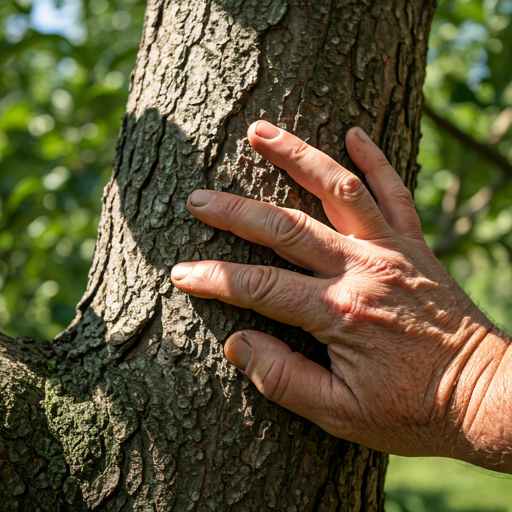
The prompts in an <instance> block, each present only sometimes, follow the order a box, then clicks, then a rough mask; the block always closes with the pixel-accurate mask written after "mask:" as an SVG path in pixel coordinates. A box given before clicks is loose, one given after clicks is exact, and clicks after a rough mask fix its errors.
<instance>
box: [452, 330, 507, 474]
mask: <svg viewBox="0 0 512 512" xmlns="http://www.w3.org/2000/svg"><path fill="white" fill-rule="evenodd" d="M485 331H487V332H485ZM468 345H469V346H468ZM464 352H466V354H465V355H464ZM459 356H460V357H459V359H460V360H461V361H460V363H461V364H460V370H459V372H457V373H458V375H457V378H456V381H455V382H454V385H453V390H452V394H451V398H450V401H449V404H448V415H447V417H448V418H449V422H450V423H451V424H452V426H453V427H455V429H454V431H453V432H454V433H456V436H455V438H454V440H455V443H453V444H452V453H451V454H448V456H450V457H454V458H457V459H460V460H464V461H466V462H469V463H471V464H475V465H477V466H480V467H484V468H486V469H490V470H493V471H500V472H505V473H512V349H511V340H510V338H509V337H508V336H506V335H504V334H502V333H500V332H499V330H498V329H497V328H496V327H494V326H493V327H492V328H490V329H489V330H487V329H484V328H481V329H477V330H476V331H475V333H474V335H473V336H472V337H471V340H470V342H469V343H468V344H467V345H466V346H465V347H464V349H463V350H461V352H460V354H459ZM452 439H453V437H452Z"/></svg>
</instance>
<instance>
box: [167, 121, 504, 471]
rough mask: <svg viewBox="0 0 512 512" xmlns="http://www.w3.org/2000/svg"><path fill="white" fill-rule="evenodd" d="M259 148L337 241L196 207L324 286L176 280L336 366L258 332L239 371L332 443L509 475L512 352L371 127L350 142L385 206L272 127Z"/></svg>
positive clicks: (185, 272)
mask: <svg viewBox="0 0 512 512" xmlns="http://www.w3.org/2000/svg"><path fill="white" fill-rule="evenodd" d="M248 138H249V142H250V143H251V145H252V147H253V148H254V149H255V150H256V151H257V152H258V153H260V154H261V155H262V156H263V157H264V158H266V159H267V160H268V161H270V162H272V163H273V164H275V165H277V166H278V167H280V168H282V169H284V170H285V171H287V172H288V174H289V175H290V176H291V177H292V178H293V179H294V180H295V181H296V182H297V183H299V184H300V185H301V186H302V187H304V188H306V189H307V190H309V191H310V192H312V193H313V194H315V195H316V196H317V197H318V198H320V199H321V201H322V204H323V207H324V210H325V213H326V214H327V216H328V218H329V220H330V221H331V223H332V225H333V226H334V228H335V229H336V231H335V230H333V229H330V228H329V227H327V226H325V225H324V224H322V223H320V222H318V221H316V220H314V219H312V218H311V217H308V216H307V215H306V214H304V213H303V212H300V211H297V210H291V209H286V208H279V207H276V206H273V205H270V204H266V203H262V202H259V201H255V200H252V199H245V198H242V197H240V196H235V195H232V194H227V193H223V192H217V191H207V190H196V191H194V192H193V193H192V194H191V196H190V198H189V201H188V209H189V211H190V213H191V214H192V215H194V216H195V217H197V218H198V219H199V220H201V221H202V222H205V223H206V224H209V225H210V226H213V227H215V228H218V229H222V230H227V231H231V232H232V233H234V234H235V235H238V236H240V237H242V238H245V239H246V240H250V241H251V242H255V243H258V244H262V245H266V246H268V247H271V248H272V249H273V250H274V251H275V252H277V253H278V254H279V255H281V256H283V257H284V258H286V259H288V260H289V261H291V262H292V263H294V264H296V265H299V266H301V267H304V268H306V269H309V270H311V271H312V272H313V276H312V277H310V276H306V275H302V274H298V273H295V272H291V271H288V270H284V269H280V268H274V267H265V266H251V265H241V264H236V263H227V262H219V261H200V262H194V263H180V264H179V265H176V266H175V267H174V268H173V270H172V274H171V279H172V282H173V284H174V285H175V286H176V287H177V288H179V289H180V290H182V291H183V292H185V293H188V294H190V295H194V296H196V297H202V298H207V299H214V298H215V299H219V300H221V301H224V302H227V303H229V304H233V305H235V306H239V307H242V308H250V309H253V310H254V311H257V312H258V313H261V314H263V315H266V316H268V317H270V318H273V319H274V320H278V321H280V322H284V323H287V324H290V325H295V326H300V327H302V328H303V329H304V330H306V331H308V332H310V333H311V334H312V335H313V336H315V338H316V339H318V341H320V342H321V343H325V344H326V345H327V347H328V354H329V356H330V359H331V368H330V370H328V369H325V368H323V367H321V366H319V365H318V364H316V363H314V362H313V361H310V360H309V359H306V358H305V357H304V356H303V355H301V354H300V353H298V352H293V351H292V350H291V349H290V348H289V346H288V345H287V344H286V343H285V342H283V341H281V340H278V339H276V338H274V337H272V336H269V335H267V334H265V333H262V332H258V331H243V332H238V333H235V334H233V335H232V336H231V337H230V338H229V339H228V340H227V342H226V345H225V353H226V357H227V358H228V359H229V361H231V362H232V363H233V364H235V365H236V366H237V367H238V368H240V369H241V370H242V371H243V372H245V374H246V375H247V376H248V377H249V378H250V379H251V381H252V382H253V383H254V384H255V385H256V387H257V388H258V389H259V390H260V391H261V392H262V393H263V394H264V395H265V397H267V398H268V399H270V400H273V401H275V402H277V403H278V404H280V405H281V406H283V407H286V408H287V409H289V410H291V411H293V412H295V413H297V414H300V415H301V416H304V417H305V418H308V419H309V420H311V421H313V422H315V423H316V424H318V425H319V426H320V427H322V428H323V429H325V430H326V431H327V432H329V433H331V434H332V435H335V436H338V437H342V438H344V439H348V440H350V441H354V442H357V443H360V444H363V445H365V446H368V447H370V448H374V449H377V450H381V451H384V452H387V453H393V454H398V455H404V456H444V457H453V458H458V459H461V460H465V461H468V462H471V463H473V464H476V465H479V466H482V467H486V468H489V469H494V470H496V471H502V472H508V473H512V406H511V403H512V400H511V393H512V390H511V387H510V386H511V380H512V356H511V350H510V348H509V347H510V340H509V339H508V338H507V337H506V336H505V335H503V334H501V333H500V332H499V331H498V330H497V329H496V328H495V327H494V326H493V324H492V323H491V322H490V321H489V320H488V319H487V318H486V316H485V315H484V314H483V313H482V312H481V311H480V310H479V309H478V308H477V307H476V306H475V305H474V304H473V302H472V301H471V300H470V299H469V297H468V296H467V295H466V294H465V293H464V292H463V291H462V290H461V289H460V288H459V287H458V286H457V284H456V283H455V282H454V281H453V280H452V279H451V278H450V276H449V275H448V274H447V272H446V271H445V269H444V267H443V266H442V265H441V264H440V263H439V261H438V260H437V259H436V257H435V256H434V254H433V253H432V252H431V250H430V249H429V248H428V246H427V244H426V243H425V240H424V238H423V235H422V231H421V225H420V221H419V219H418V216H417V213H416V210H415V208H414V204H413V200H412V198H411V194H410V193H409V191H408V190H407V189H406V187H405V186H404V185H403V183H402V181H401V179H400V177H399V176H398V174H397V173H396V172H395V170H394V169H393V168H392V167H391V165H390V164H389V162H388V160H387V159H386V157H385V156H384V154H383V153H382V152H381V151H380V149H379V148H378V147H377V146H376V145H375V144H374V143H373V142H372V141H371V140H370V139H369V137H368V136H367V135H366V134H365V133H364V132H363V131H362V130H361V129H360V128H352V129H351V130H350V131H349V132H348V133H347V136H346V147H347V150H348V152H349V155H350V157H351V158H352V160H353V161H354V163H355V164H356V165H357V166H358V168H359V169H360V170H361V171H362V172H363V173H364V174H365V177H366V180H367V183H368V185H369V187H370V188H371V190H372V191H373V194H374V196H375V198H376V200H374V199H373V197H372V196H371V194H370V193H369V191H368V190H367V189H366V187H365V186H364V185H363V183H362V182H361V181H360V180H359V178H357V177H356V176H355V175H354V174H352V173H351V172H349V171H348V170H346V169H345V168H343V167H342V166H340V165H339V164H338V163H336V162H335V161H334V160H332V159H331V158H330V157H328V156H327V155H325V154H324V153H322V152H321V151H319V150H317V149H315V148H313V147H311V146H309V145H308V144H306V143H305V142H303V141H302V140H300V139H298V138H297V137H295V136H294V135H292V134H290V133H288V132H286V131H284V130H281V129H279V128H277V127H275V126H273V125H272V124H270V123H267V122H266V121H258V122H256V123H254V124H252V125H251V126H250V128H249V130H248ZM285 341H286V340H285Z"/></svg>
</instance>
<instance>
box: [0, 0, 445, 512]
mask: <svg viewBox="0 0 512 512" xmlns="http://www.w3.org/2000/svg"><path fill="white" fill-rule="evenodd" d="M435 5H436V1H435V0H422V1H417V2H410V1H408V0H374V1H370V0H338V1H332V0H316V1H314V2H312V1H310V0H258V1H257V2H256V1H254V2H248V1H247V2H243V1H242V0H188V1H184V0H151V1H150V2H149V5H148V7H147V12H146V19H145V24H144V32H143V36H142V42H141V46H140V51H139V56H138V60H137V64H136V67H135V70H134V72H133V75H132V84H131V92H130V97H129V101H128V107H127V112H126V115H125V117H124V119H123V123H122V129H121V133H120V137H119V143H118V146H117V153H116V158H115V162H114V168H113V172H112V178H111V180H110V182H109V184H108V185H107V187H106V189H105V192H104V197H103V214H102V218H101V222H100V226H99V233H98V241H97V246H96V253H95V257H94V262H93V265H92V268H91V271H90V276H89V277H90V278H89V285H88V288H87V291H86V293H85V295H84V297H83V299H82V301H81V302H80V304H79V305H78V307H77V317H76V319H75V320H74V321H73V323H72V324H71V325H70V327H69V328H68V329H67V330H66V331H65V332H64V333H62V334H61V335H59V336H58V337H57V339H56V340H54V342H53V343H51V344H47V345H41V344H35V343H33V342H31V340H27V339H20V340H13V339H10V338H7V337H5V336H4V337H0V349H1V351H0V358H1V372H0V375H1V379H2V388H3V392H2V398H1V400H0V416H1V418H0V419H1V425H2V426H1V428H2V437H1V438H0V480H1V483H0V495H1V496H2V500H1V501H0V509H1V510H23V511H29V512H32V511H34V512H35V511H38V510H41V511H46V510H51V511H52V512H53V511H59V510H62V511H64V510H72V511H78V512H80V511H82V510H105V511H112V512H114V511H116V512H117V511H123V512H124V511H132V510H137V511H154V510H157V511H171V510H175V511H178V512H181V511H201V512H202V511H216V512H221V511H228V510H229V511H235V512H237V511H240V512H241V511H262V510H275V511H287V512H291V511H320V512H330V511H333V512H334V511H340V510H341V511H343V512H352V511H354V512H355V511H363V510H364V511H381V510H383V499H384V492H383V485H384V473H385V468H386V463H387V457H386V455H384V454H381V453H378V452H374V451H372V450H369V449H367V448H364V447H361V446H357V445H354V444H351V443H348V442H345V441H343V440H340V439H337V438H334V437H331V436H329V435H327V434H326V433H325V432H323V431H322V430H321V429H320V428H318V427H317V426H315V425H314V424H312V423H310V422H308V421H306V420H304V419H302V418H300V417H298V416H296V415H294V414H291V413H289V412H288V411H286V410H284V409H282V408H280V407H279V406H277V405H276V404H274V403H270V402H268V401H267V400H265V399H264V398H263V397H262V396H260V394H259V393H258V392H257V390H256V389H255V388H254V386H253V385H252V384H251V383H250V382H249V381H248V380H247V379H246V378H245V377H244V376H242V375H241V374H240V373H239V372H237V371H236V369H235V368H234V367H233V366H232V365H230V364H229V363H228V362H227V361H226V360H225V358H224V355H223V342H224V341H225V339H226V338H227V337H228V336H229V335H230V334H231V333H233V332H235V331H236V330H239V329H248V328H251V329H258V330H262V331H265V332H267V333H270V334H272V335H274V336H277V337H279V338H281V339H283V340H286V341H287V342H288V343H289V344H290V346H291V347H292V348H293V349H295V350H300V351H302V352H303V353H305V354H306V355H307V356H308V357H310V358H312V359H314V360H316V361H319V362H323V363H324V364H326V362H327V357H326V350H325V347H324V346H323V345H321V344H319V343H318V342H316V340H314V339H312V338H311V336H310V335H308V334H307V333H304V332H303V331H301V330H299V329H295V328H291V327H289V326H284V325H281V324H278V323H276V322H273V321H270V320H268V319H266V318H263V317H261V316H259V315H257V314H255V313H253V312H252V311H247V310H240V309H237V308H234V307H232V306H229V305H226V304H222V303H220V302H217V301H206V300H200V299H195V298H190V297H188V296H186V295H184V294H183V293H181V292H179V291H177V290H176V289H174V288H173V287H172V285H171V282H170V279H169V274H170V270H171V267H172V266H173V265H174V264H175V263H177V262H179V261H190V260H199V259H223V260H229V261H236V262H241V263H251V264H265V265H277V266H283V267H286V268H292V266H291V265H290V264H288V263H287V262H285V261H284V260H282V259H280V258H279V257H277V256H276V255H275V254H273V252H272V251H271V250H269V249H266V248H262V247H258V246H255V245H253V244H249V243H247V242H245V241H243V240H240V239H237V238H236V237H235V236H233V235H231V234H229V233H225V232H218V231H216V230H213V229H212V228H210V227H207V226H205V225H203V224H201V223H200V222H198V221H197V220H195V219H193V218H192V217H191V216H190V214H189V213H188V212H187V209H186V200H187V197H188V195H189V194H190V193H191V192H192V191H193V190H194V189H196V188H201V187H202V188H210V189H216V190H224V191H228V192H232V193H235V194H240V195H244V196H246V197H253V198H257V199H260V200H262V201H267V202H271V203H274V204H277V205H280V206H286V207H292V208H299V209H302V210H304V211H306V212H307V213H308V214H310V215H312V216H314V217H315V218H318V219H321V220H323V221H324V222H327V221H326V218H325V216H324V214H323V212H322V209H321V205H320V203H319V201H318V200H317V199H316V198H314V197H313V196H311V195H310V194H309V193H307V192H305V191H304V190H303V189H300V188H299V187H298V186H297V185H296V184H295V183H294V182H293V181H292V180H291V179H290V178H288V176H287V175H286V174H285V173H284V172H282V171H281V170H279V169H277V168H275V167H273V166H271V165H269V164H268V163H267V162H265V161H263V160H262V159H261V158H260V157H259V156H258V155H256V154H255V152H254V151H253V150H252V149H251V148H250V146H249V144H248V141H247V138H246V130H247V127H248V126H249V124H250V123H251V122H253V121H255V120H257V119H267V120H269V121H272V122H274V123H277V124H278V125H279V126H281V127H282V128H285V129H287V130H289V131H292V132H294V133H295V134H297V135H298V136H299V137H301V138H303V139H305V140H307V141H308V142H309V143H310V144H312V145H314V146H316V147H318V148H320V149H321V150H322V151H325V152H326V153H328V154H329V155H330V156H332V157H333V158H334V159H336V160H337V161H339V162H340V163H342V164H343V165H345V166H347V167H349V168H352V169H353V165H351V163H350V162H349V160H348V157H347V155H346V153H345V150H344V143H343V141H344V134H345V133H346V131H347V130H348V129H349V128H350V127H352V126H354V125H359V126H362V127H363V128H364V129H365V130H367V132H368V133H369V134H370V135H371V136H372V137H373V139H374V140H375V141H376V142H377V143H378V144H379V145H380V146H381V147H382V148H383V150H384V152H385V153H386V154H387V156H388V157H389V159H390V161H391V162H392V164H393V165H394V166H395V167H396V168H397V169H398V170H399V172H400V175H401V177H402V178H403V180H404V181H405V182H406V183H407V185H408V186H409V187H410V188H411V189H413V188H414V184H415V180H416V174H417V171H418V167H417V164H416V155H417V151H418V143H419V138H420V133H419V120H420V113H421V107H422V93H421V87H422V84H423V79H424V75H425V65H426V53H427V41H428V32H429V28H430V22H431V19H432V16H433V13H434V10H435ZM354 170H355V169H354ZM355 171H356V170H355ZM356 172H357V171H356Z"/></svg>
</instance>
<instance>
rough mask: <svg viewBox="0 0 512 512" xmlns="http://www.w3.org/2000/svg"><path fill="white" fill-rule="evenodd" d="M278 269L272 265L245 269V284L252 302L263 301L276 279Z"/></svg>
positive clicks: (258, 302)
mask: <svg viewBox="0 0 512 512" xmlns="http://www.w3.org/2000/svg"><path fill="white" fill-rule="evenodd" d="M278 276H279V274H278V271H277V269H275V268H273V267H263V266H256V267H252V268H250V269H249V270H247V271H246V277H245V279H246V286H247V293H248V296H249V300H250V301H251V303H252V304H262V303H263V302H265V301H266V300H267V299H268V297H269V296H270V294H271V293H272V290H273V289H274V287H275V285H276V283H277V280H278Z"/></svg>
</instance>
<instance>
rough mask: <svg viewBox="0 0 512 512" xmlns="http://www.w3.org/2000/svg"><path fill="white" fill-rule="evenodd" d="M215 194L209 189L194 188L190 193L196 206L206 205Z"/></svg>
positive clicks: (192, 203)
mask: <svg viewBox="0 0 512 512" xmlns="http://www.w3.org/2000/svg"><path fill="white" fill-rule="evenodd" d="M214 195H215V194H213V193H212V192H210V191H209V190H194V192H192V194H190V197H189V199H190V204H191V205H192V206H195V207H199V206H206V205H207V204H208V203H209V202H210V201H211V200H212V198H213V196H214Z"/></svg>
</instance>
